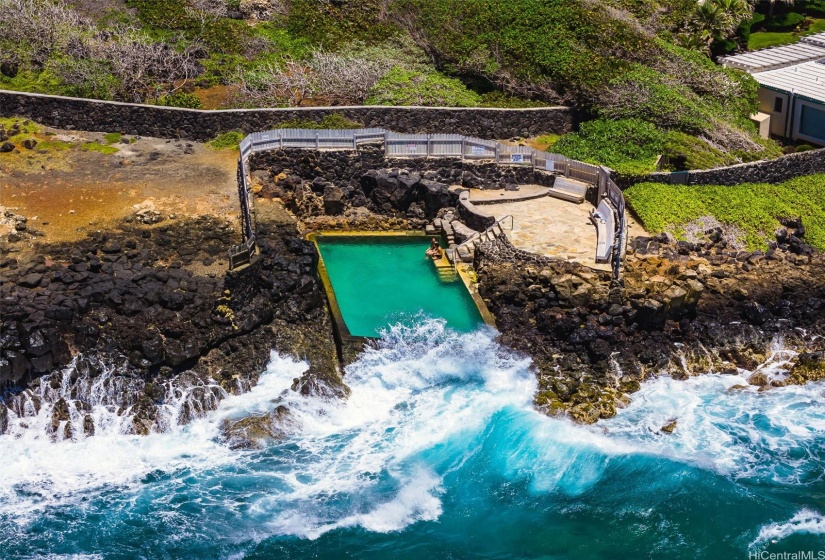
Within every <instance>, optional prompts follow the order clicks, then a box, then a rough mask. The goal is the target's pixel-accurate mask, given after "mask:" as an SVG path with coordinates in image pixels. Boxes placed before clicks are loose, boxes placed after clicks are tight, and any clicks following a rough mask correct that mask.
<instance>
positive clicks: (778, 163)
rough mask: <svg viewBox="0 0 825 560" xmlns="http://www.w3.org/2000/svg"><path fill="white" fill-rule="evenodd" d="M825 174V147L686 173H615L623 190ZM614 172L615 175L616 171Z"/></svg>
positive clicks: (780, 180) (772, 179)
mask: <svg viewBox="0 0 825 560" xmlns="http://www.w3.org/2000/svg"><path fill="white" fill-rule="evenodd" d="M813 173H825V148H822V149H820V150H811V151H808V152H800V153H797V154H788V155H786V156H782V157H779V158H776V159H769V160H763V161H755V162H752V163H740V164H738V165H731V166H728V167H719V168H716V169H705V170H699V171H688V172H687V178H686V179H687V180H686V181H685V174H684V173H651V174H650V175H645V176H640V177H624V176H621V175H616V176H614V178H613V179H614V181H615V182H616V184H617V185H619V187H621V188H622V189H626V188H628V187H630V186H631V185H635V184H636V183H643V182H652V183H678V184H682V183H684V184H688V185H739V184H742V183H781V182H782V181H787V180H789V179H793V178H795V177H801V176H803V175H811V174H813ZM614 175H615V174H614Z"/></svg>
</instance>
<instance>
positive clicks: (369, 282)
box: [318, 236, 482, 336]
mask: <svg viewBox="0 0 825 560" xmlns="http://www.w3.org/2000/svg"><path fill="white" fill-rule="evenodd" d="M318 248H319V250H320V252H321V257H322V258H323V259H324V264H325V265H326V268H327V273H328V274H329V278H330V282H331V283H332V287H333V291H334V292H335V297H336V299H337V300H338V306H339V308H340V309H341V314H342V315H343V317H344V322H345V323H346V325H347V328H348V329H349V331H350V333H351V334H352V335H354V336H377V335H378V334H379V333H380V332H381V331H382V330H385V329H386V328H387V327H389V326H390V325H391V324H395V323H398V322H402V323H406V324H410V323H411V322H412V321H414V320H415V318H417V317H419V318H420V316H421V315H423V316H426V317H431V318H442V319H445V320H446V321H447V324H448V325H449V326H450V328H452V329H454V330H456V331H459V332H469V331H471V330H473V329H474V328H475V327H477V326H478V325H479V324H481V323H482V319H481V315H480V314H479V312H478V309H477V308H476V306H475V303H474V302H473V300H472V298H471V297H470V294H469V293H467V289H466V288H465V287H464V284H463V283H462V282H461V280H456V281H453V282H443V281H441V280H440V279H439V277H438V274H437V272H436V270H435V267H434V266H433V263H432V262H431V261H430V259H429V258H427V257H426V256H425V254H424V253H425V252H426V250H427V249H428V248H429V241H428V239H427V238H424V237H406V236H386V237H379V236H376V237H339V236H328V237H319V238H318Z"/></svg>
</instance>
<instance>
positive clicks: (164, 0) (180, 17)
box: [126, 0, 191, 29]
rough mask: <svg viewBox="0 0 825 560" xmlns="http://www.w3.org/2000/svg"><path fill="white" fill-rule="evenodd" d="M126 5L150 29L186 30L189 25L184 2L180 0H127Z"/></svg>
mask: <svg viewBox="0 0 825 560" xmlns="http://www.w3.org/2000/svg"><path fill="white" fill-rule="evenodd" d="M126 5H127V6H128V7H130V8H134V9H136V10H137V15H138V18H140V21H142V22H143V23H144V24H146V25H148V26H150V27H157V28H161V29H186V28H187V27H188V26H189V25H190V24H191V21H190V19H189V16H188V15H187V13H186V2H181V1H180V0H127V1H126Z"/></svg>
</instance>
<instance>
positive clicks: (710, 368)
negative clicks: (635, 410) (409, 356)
mask: <svg viewBox="0 0 825 560" xmlns="http://www.w3.org/2000/svg"><path fill="white" fill-rule="evenodd" d="M801 231H802V230H801V228H800V229H798V230H796V231H795V232H792V233H791V234H788V232H787V231H784V232H780V234H779V236H778V237H779V239H780V240H782V239H784V240H793V239H795V240H796V241H794V242H792V244H791V243H777V244H774V245H775V248H772V249H771V250H769V251H767V252H765V253H762V252H761V251H756V252H743V251H735V250H730V249H728V248H727V247H726V244H725V242H724V241H722V240H721V236H720V235H718V233H719V232H715V231H709V232H708V234H709V237H710V238H711V239H710V240H709V241H708V242H707V243H703V244H695V245H694V244H687V243H684V242H679V243H669V242H668V241H667V239H666V238H663V237H662V238H658V239H650V238H643V237H640V238H636V239H634V240H633V241H632V246H631V249H630V251H629V255H628V257H627V259H626V261H625V268H624V276H623V280H622V281H621V282H620V283H611V282H610V279H609V277H608V275H607V274H605V273H599V272H595V271H593V270H591V269H588V268H587V267H584V266H582V265H578V264H575V263H568V262H560V261H553V260H551V259H545V258H542V257H536V256H534V255H530V254H526V253H523V252H520V251H518V250H515V249H514V248H513V247H512V246H511V245H510V244H509V243H508V242H507V241H506V240H498V241H496V242H495V243H489V244H486V245H482V247H481V248H480V249H479V252H478V254H477V257H476V265H477V270H478V274H479V282H480V283H479V289H480V293H481V294H482V296H483V297H484V299H485V301H486V303H487V305H488V307H489V308H490V310H491V311H492V312H493V314H494V315H495V317H496V323H497V325H498V328H499V330H500V331H501V333H502V334H501V341H502V342H503V343H504V344H505V345H507V346H509V347H511V348H513V349H515V350H518V351H521V352H524V353H526V354H528V355H530V356H531V357H532V358H533V362H534V366H535V367H536V370H537V375H538V379H539V391H538V393H537V395H536V400H535V403H536V406H537V407H538V408H539V409H541V410H543V411H545V412H547V413H548V414H553V415H556V414H566V415H569V416H570V417H572V418H573V419H575V420H577V421H579V422H584V423H592V422H595V421H597V420H599V419H600V418H609V417H611V416H614V415H615V414H616V408H617V407H621V406H623V405H625V404H626V403H628V402H629V399H630V398H632V396H631V395H632V393H633V392H635V391H637V390H638V389H639V387H640V383H641V382H643V381H645V380H647V379H651V378H654V377H656V376H659V375H663V374H664V375H670V376H673V377H675V378H678V379H684V378H687V377H689V376H692V375H699V374H703V373H709V372H714V373H723V374H725V373H729V374H735V373H741V372H742V371H747V372H752V373H751V374H750V378H749V383H750V384H752V385H757V386H759V387H760V388H761V389H760V390H769V389H770V388H772V387H781V386H784V385H786V384H803V383H806V382H807V381H817V380H822V379H825V256H823V255H822V254H821V253H819V254H817V253H815V252H813V251H812V250H811V249H810V247H807V246H805V245H804V243H801V241H800V239H799V237H798V236H797V235H794V233H797V234H798V233H800V232H801ZM780 347H781V349H783V350H791V351H793V352H794V353H796V352H798V353H799V354H798V356H797V357H796V359H795V362H794V364H793V365H792V366H791V367H790V369H789V371H788V372H787V375H785V374H779V375H773V374H771V373H769V372H767V371H763V370H761V369H760V366H762V365H763V364H765V363H766V362H767V361H768V360H769V358H770V355H771V353H772V351H774V350H777V349H778V348H780Z"/></svg>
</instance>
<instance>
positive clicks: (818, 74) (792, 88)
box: [753, 58, 825, 103]
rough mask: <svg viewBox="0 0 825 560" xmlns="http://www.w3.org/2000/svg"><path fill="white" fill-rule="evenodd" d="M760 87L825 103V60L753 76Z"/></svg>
mask: <svg viewBox="0 0 825 560" xmlns="http://www.w3.org/2000/svg"><path fill="white" fill-rule="evenodd" d="M753 77H754V79H755V80H756V81H757V82H759V84H760V85H762V86H765V87H769V88H771V89H776V90H779V91H785V92H789V93H794V94H796V95H798V96H800V97H805V98H807V99H810V100H812V101H817V102H819V103H825V58H823V59H822V60H819V61H813V62H805V63H803V64H796V65H794V66H789V67H786V68H779V69H778V70H769V71H767V72H759V73H756V74H754V75H753Z"/></svg>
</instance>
